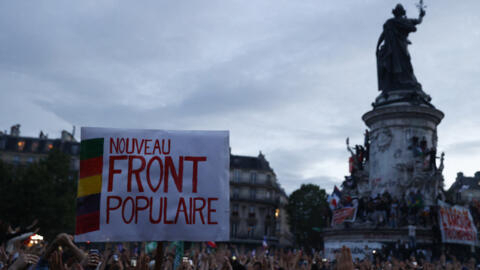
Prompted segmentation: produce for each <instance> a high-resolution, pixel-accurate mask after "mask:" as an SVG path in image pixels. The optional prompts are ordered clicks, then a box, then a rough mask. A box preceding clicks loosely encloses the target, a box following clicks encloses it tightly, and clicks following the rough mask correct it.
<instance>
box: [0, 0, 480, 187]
mask: <svg viewBox="0 0 480 270" xmlns="http://www.w3.org/2000/svg"><path fill="white" fill-rule="evenodd" d="M395 4H396V2H395V1H380V0H368V1H356V0H347V1H342V3H339V2H338V1H333V0H330V1H323V2H321V3H319V2H318V1H313V0H311V1H300V2H299V1H286V0H282V1H269V0H262V1H256V2H255V3H246V2H244V1H236V0H232V1H221V0H216V1H215V0H214V1H208V2H205V1H197V2H188V3H186V2H185V3H182V2H178V1H163V2H159V1H142V2H131V3H128V2H122V3H120V2H118V1H109V0H106V1H93V0H87V1H81V2H75V3H64V2H62V1H48V2H41V3H40V2H35V3H25V2H21V1H14V2H12V1H10V2H8V1H4V2H1V3H0V43H1V44H2V46H0V81H1V82H2V92H1V98H0V113H1V114H2V116H3V117H2V118H1V119H0V126H1V127H3V129H5V128H8V127H9V126H10V125H12V124H14V123H17V122H19V123H21V124H22V134H24V135H30V136H35V135H36V134H38V132H39V131H40V129H42V130H44V131H46V132H48V133H50V136H51V137H52V136H55V135H53V134H59V133H60V130H62V129H67V130H70V129H71V128H72V125H76V126H108V127H129V128H158V129H220V130H225V129H226V130H230V134H231V146H232V151H233V153H238V154H244V155H245V154H246V155H256V154H257V153H258V151H259V150H262V151H263V152H264V153H265V154H266V156H267V159H268V160H270V161H271V165H272V167H273V168H274V170H275V171H276V172H277V176H278V178H279V179H280V182H281V183H282V185H283V186H284V187H285V189H286V190H287V192H291V191H292V190H294V189H296V188H298V187H299V186H300V184H301V183H304V182H306V181H314V182H315V183H318V184H319V185H320V186H321V187H325V188H327V189H329V188H331V186H332V184H334V183H337V184H338V183H340V181H341V180H342V179H343V175H344V174H346V173H347V172H346V169H347V157H348V153H347V152H346V151H345V145H344V141H345V138H346V137H350V139H351V141H352V143H361V142H362V140H363V137H362V134H363V131H364V129H365V128H366V127H365V125H364V123H363V122H362V120H361V116H362V115H363V114H364V113H365V112H367V111H368V110H370V109H371V105H370V104H371V103H372V101H373V100H374V99H375V97H376V96H377V95H378V91H377V82H376V63H375V57H374V49H375V45H376V42H377V39H378V36H379V34H380V32H381V29H382V24H383V23H384V22H385V20H386V19H388V18H389V17H390V16H391V14H390V11H391V9H392V8H393V6H394V5H395ZM405 7H406V9H407V14H408V15H409V16H416V14H417V10H416V8H415V5H414V3H408V4H406V5H405ZM479 8H480V2H478V1H475V0H467V1H462V2H461V3H460V2H459V3H455V4H452V3H451V2H450V1H447V0H441V1H436V2H435V3H432V4H429V7H428V9H427V16H426V17H425V20H424V22H423V23H422V24H421V25H419V26H418V31H417V32H416V33H413V34H412V35H411V36H410V39H411V40H412V42H413V44H412V45H411V46H410V52H411V54H412V61H413V65H414V69H415V73H416V75H417V77H418V78H419V80H420V82H421V83H422V84H423V86H424V89H425V91H426V92H427V93H429V94H430V95H432V97H433V102H434V104H435V105H436V107H437V108H439V109H441V110H443V111H444V112H445V114H446V117H445V119H444V120H443V122H442V123H441V125H440V126H439V130H438V131H439V148H440V150H443V149H445V150H446V151H447V155H446V169H445V173H446V179H447V185H448V184H449V183H451V182H452V181H453V179H454V177H455V175H456V171H460V170H464V171H465V172H467V173H473V171H475V167H476V166H477V165H476V163H475V161H476V160H478V158H480V150H479V149H477V148H473V147H468V145H469V144H470V142H473V141H476V140H477V139H478V138H477V137H478V135H477V134H479V132H480V130H479V129H478V128H476V127H477V126H479V122H480V120H478V119H477V117H476V114H475V109H476V107H477V104H476V100H478V99H480V91H476V90H475V89H476V88H478V87H477V86H478V85H480V78H479V77H478V76H477V74H478V73H479V72H480V67H479V65H478V63H480V54H478V47H480V31H478V30H477V28H478V27H477V26H478V25H480V17H479V16H478V15H477V14H476V10H478V9H479ZM462 144H465V146H462ZM477 163H478V162H477ZM476 170H478V168H477V169H476Z"/></svg>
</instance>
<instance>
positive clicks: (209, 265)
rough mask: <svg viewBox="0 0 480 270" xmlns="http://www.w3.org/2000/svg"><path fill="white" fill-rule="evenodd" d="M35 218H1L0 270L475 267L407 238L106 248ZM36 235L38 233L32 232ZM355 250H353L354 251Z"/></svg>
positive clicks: (468, 257) (459, 255)
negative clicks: (45, 234)
mask: <svg viewBox="0 0 480 270" xmlns="http://www.w3.org/2000/svg"><path fill="white" fill-rule="evenodd" d="M35 224H36V222H34V223H33V224H32V225H30V226H27V227H25V228H20V227H17V228H12V226H11V225H10V224H8V223H7V222H4V221H0V228H1V229H2V231H1V235H0V236H1V242H0V270H7V269H8V270H27V269H28V270H36V269H38V270H48V269H52V270H84V269H85V270H124V269H125V270H127V269H128V270H174V269H180V270H193V269H201V270H244V269H248V270H250V269H251V270H281V269H292V270H307V269H312V270H317V269H322V270H327V269H341V270H354V269H359V270H360V269H361V270H370V269H392V270H406V269H426V270H428V269H432V270H434V269H435V270H436V269H451V270H474V269H479V267H477V264H476V262H477V259H478V258H476V256H478V254H472V253H470V252H468V249H466V251H465V252H458V251H459V250H458V249H459V248H458V247H454V248H455V250H456V251H457V252H456V253H455V252H452V251H451V249H450V248H447V249H446V250H443V251H442V250H440V249H438V250H437V251H432V250H429V249H428V248H426V247H417V246H414V245H411V243H409V242H400V241H398V242H396V243H395V244H390V245H386V246H383V247H382V248H381V249H379V250H371V249H368V248H367V247H366V248H365V252H364V253H363V254H361V255H362V256H360V257H359V256H355V258H353V257H352V254H351V252H350V249H349V248H348V247H344V248H342V249H340V250H336V251H334V254H333V256H330V257H329V256H328V254H325V253H324V252H323V251H321V250H320V251H319V250H314V249H312V250H304V249H301V248H299V249H292V248H288V249H286V248H285V249H281V248H275V247H268V246H259V247H252V246H250V247H248V248H246V247H244V246H240V247H237V246H235V245H231V244H226V243H218V244H215V243H214V246H211V245H207V243H186V244H185V249H183V248H182V251H180V252H179V251H178V249H176V248H175V247H172V245H169V244H168V243H166V242H163V243H162V242H158V243H157V247H156V248H155V249H153V250H151V251H149V252H146V250H147V249H145V246H142V248H140V249H138V247H137V248H135V249H131V248H126V249H124V248H119V247H118V246H117V245H113V246H114V248H105V245H102V244H98V243H81V244H77V243H75V242H74V241H73V237H72V236H71V235H68V234H66V233H60V234H58V235H57V236H56V238H55V239H52V240H51V241H47V240H46V239H45V240H41V241H34V239H35V238H34V237H32V235H35V234H34V233H35V232H37V231H38V228H35ZM37 240H38V238H37ZM356 255H358V254H356Z"/></svg>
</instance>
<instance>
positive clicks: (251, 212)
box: [248, 206, 255, 217]
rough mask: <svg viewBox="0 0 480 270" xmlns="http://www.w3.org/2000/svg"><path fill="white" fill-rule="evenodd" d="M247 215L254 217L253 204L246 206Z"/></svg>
mask: <svg viewBox="0 0 480 270" xmlns="http://www.w3.org/2000/svg"><path fill="white" fill-rule="evenodd" d="M248 217H255V206H250V207H249V208H248Z"/></svg>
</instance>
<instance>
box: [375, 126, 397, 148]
mask: <svg viewBox="0 0 480 270" xmlns="http://www.w3.org/2000/svg"><path fill="white" fill-rule="evenodd" d="M392 139H393V134H392V131H391V130H390V129H388V128H385V129H382V130H380V131H379V132H378V133H377V134H376V135H375V143H376V147H377V148H378V151H380V152H385V150H387V149H388V147H390V144H391V143H392Z"/></svg>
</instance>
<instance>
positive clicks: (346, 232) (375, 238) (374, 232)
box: [322, 227, 434, 259]
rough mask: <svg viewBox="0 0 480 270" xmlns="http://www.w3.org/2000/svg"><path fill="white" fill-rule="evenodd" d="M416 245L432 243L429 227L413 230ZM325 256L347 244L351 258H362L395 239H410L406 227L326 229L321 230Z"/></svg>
mask: <svg viewBox="0 0 480 270" xmlns="http://www.w3.org/2000/svg"><path fill="white" fill-rule="evenodd" d="M415 234H416V237H415V238H416V243H417V244H418V245H432V244H433V243H434V241H433V239H434V234H433V232H432V230H431V228H417V229H416V230H415ZM322 236H323V241H324V248H325V256H326V257H327V258H329V259H334V251H336V250H340V248H341V247H342V246H347V247H349V248H350V250H351V251H352V257H353V258H359V259H363V258H364V256H365V253H366V250H365V249H368V251H369V252H372V251H373V250H375V249H376V250H379V249H381V248H382V246H383V245H388V244H394V243H396V242H397V241H401V242H406V243H408V242H409V241H410V238H409V237H408V227H403V228H396V229H392V228H376V229H374V228H349V229H338V228H337V229H326V230H324V231H323V232H322Z"/></svg>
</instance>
